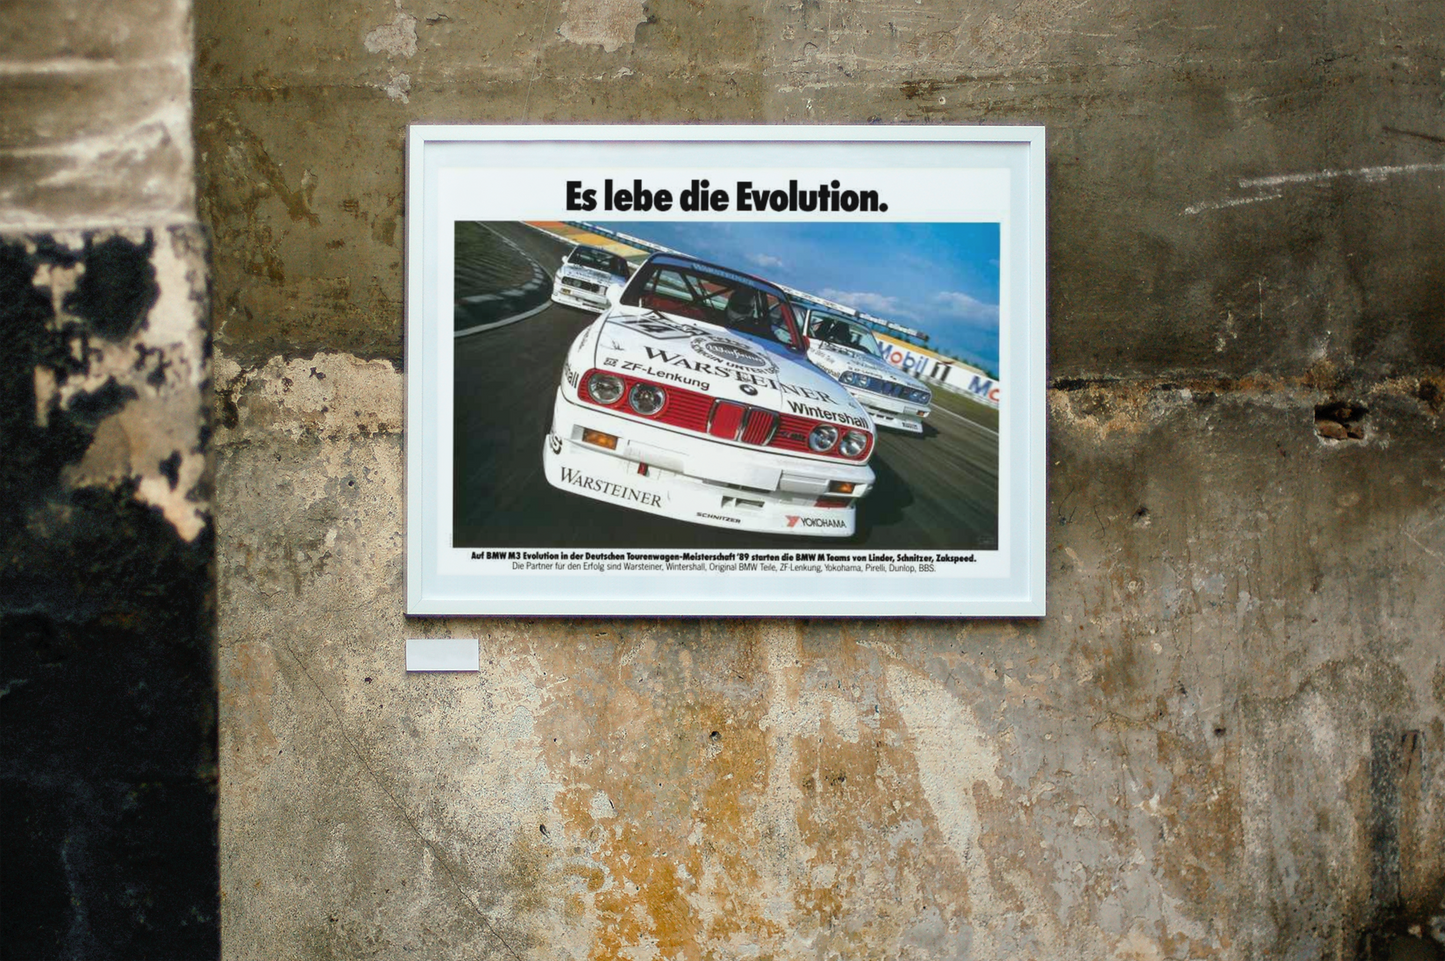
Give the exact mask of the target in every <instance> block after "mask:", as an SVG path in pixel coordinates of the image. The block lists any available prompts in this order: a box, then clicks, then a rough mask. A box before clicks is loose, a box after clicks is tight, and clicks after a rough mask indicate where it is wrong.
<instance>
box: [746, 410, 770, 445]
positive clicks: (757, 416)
mask: <svg viewBox="0 0 1445 961" xmlns="http://www.w3.org/2000/svg"><path fill="white" fill-rule="evenodd" d="M776 422H777V415H776V414H774V413H773V412H772V411H770V410H759V409H758V408H756V407H754V408H752V409H750V410H749V411H748V422H747V426H746V427H744V428H743V443H744V444H758V445H762V444H765V443H767V440H768V435H769V434H771V433H772V432H773V424H775V423H776Z"/></svg>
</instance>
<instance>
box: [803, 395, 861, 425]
mask: <svg viewBox="0 0 1445 961" xmlns="http://www.w3.org/2000/svg"><path fill="white" fill-rule="evenodd" d="M788 409H789V410H791V411H792V412H793V413H795V414H802V415H803V416H804V417H815V418H817V419H818V420H831V421H833V422H835V423H838V424H850V425H852V426H853V427H867V426H868V422H867V421H866V420H864V419H863V418H861V417H854V416H853V415H852V414H845V413H842V412H841V411H836V410H829V409H828V408H826V407H815V406H813V405H812V404H800V403H798V402H797V401H795V400H790V401H788Z"/></svg>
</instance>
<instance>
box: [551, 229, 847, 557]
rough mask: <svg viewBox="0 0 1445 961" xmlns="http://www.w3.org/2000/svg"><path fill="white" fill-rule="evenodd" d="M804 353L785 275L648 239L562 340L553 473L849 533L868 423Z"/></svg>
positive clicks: (720, 521) (734, 516)
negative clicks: (575, 331) (621, 284)
mask: <svg viewBox="0 0 1445 961" xmlns="http://www.w3.org/2000/svg"><path fill="white" fill-rule="evenodd" d="M808 356H809V351H808V346H807V339H806V337H805V336H804V335H803V332H802V328H801V327H800V325H799V323H798V319H797V318H796V317H795V315H794V312H793V308H792V306H791V304H790V303H789V301H788V297H787V295H786V294H785V293H783V291H782V290H780V289H778V288H777V287H775V286H773V285H771V284H769V283H767V282H766V281H763V280H760V279H758V278H756V277H753V276H750V275H747V274H743V273H740V272H737V271H734V270H729V269H728V268H726V267H720V266H717V265H715V264H709V263H706V262H704V261H700V260H694V259H690V258H686V257H680V256H675V255H671V254H654V255H652V256H651V257H649V258H648V260H647V261H646V262H645V263H643V264H642V266H641V267H639V268H638V271H637V273H636V274H634V275H633V277H632V279H631V281H630V282H629V283H628V285H627V287H626V288H625V289H624V290H623V291H622V292H621V294H620V295H619V296H618V298H617V302H616V304H615V305H613V306H612V307H610V308H609V309H608V310H607V311H606V312H604V313H603V314H602V315H601V316H600V317H598V318H597V320H596V322H594V323H593V324H592V326H590V327H588V328H586V329H585V330H583V331H582V332H581V333H580V334H579V335H578V336H577V339H576V340H575V341H574V342H573V344H572V347H571V349H570V350H569V351H568V353H567V361H566V364H565V366H564V367H563V369H562V377H561V382H560V384H559V385H558V389H557V400H556V405H555V407H554V412H553V417H552V429H551V431H550V432H549V433H548V434H547V437H546V442H545V444H544V445H543V452H542V453H543V457H544V462H545V474H546V478H547V481H548V483H550V484H551V485H552V486H553V487H556V488H557V489H559V490H563V491H566V492H568V493H571V494H575V495H578V496H581V497H590V498H594V499H596V500H602V501H607V502H609V503H614V504H618V505H620V506H623V507H627V508H630V509H632V510H638V511H647V512H650V513H654V514H660V515H663V516H666V517H672V518H675V519H677V520H682V521H687V522H689V523H693V524H705V525H708V526H712V527H731V528H734V529H737V530H748V531H766V532H770V533H784V534H801V535H814V536H820V535H821V536H837V537H847V536H849V535H851V534H852V533H853V532H854V530H855V527H856V511H857V504H858V502H859V500H860V499H861V498H863V497H864V496H865V495H867V493H868V492H869V490H871V489H872V486H873V481H874V475H873V471H872V470H871V469H870V468H869V467H868V458H869V455H871V454H872V452H873V423H872V421H871V420H870V418H869V416H868V414H867V413H866V412H865V411H864V410H863V408H862V407H861V406H860V405H859V404H858V403H857V402H856V401H855V400H854V399H853V398H852V396H851V395H850V394H849V393H848V392H847V391H845V390H841V389H840V388H839V385H838V384H837V382H835V381H834V380H832V379H831V378H829V377H828V376H827V375H826V374H824V373H823V372H822V371H820V370H819V369H818V368H817V366H815V365H814V364H812V363H810V362H809V360H808Z"/></svg>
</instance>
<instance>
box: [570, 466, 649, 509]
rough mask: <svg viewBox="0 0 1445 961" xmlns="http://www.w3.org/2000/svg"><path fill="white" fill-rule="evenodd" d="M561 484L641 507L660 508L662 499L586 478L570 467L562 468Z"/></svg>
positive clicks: (621, 485) (618, 485)
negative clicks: (635, 503)
mask: <svg viewBox="0 0 1445 961" xmlns="http://www.w3.org/2000/svg"><path fill="white" fill-rule="evenodd" d="M562 482H563V483H564V484H571V485H572V486H573V487H580V488H582V489H583V490H587V491H596V492H597V493H599V494H606V495H607V496H608V497H616V498H618V499H619V500H624V501H636V502H637V503H639V504H641V505H642V506H643V507H661V506H662V498H661V497H660V496H659V495H657V494H648V493H646V492H644V491H638V490H633V489H632V488H631V487H627V486H625V485H623V484H614V483H612V482H611V481H605V480H598V479H597V478H595V477H588V476H587V475H586V474H584V473H582V472H581V471H579V470H575V469H573V468H571V467H563V468H562Z"/></svg>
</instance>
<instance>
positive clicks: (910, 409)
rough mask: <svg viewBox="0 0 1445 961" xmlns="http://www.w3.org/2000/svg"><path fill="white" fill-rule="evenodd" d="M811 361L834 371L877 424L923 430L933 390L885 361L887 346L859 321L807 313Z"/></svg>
mask: <svg viewBox="0 0 1445 961" xmlns="http://www.w3.org/2000/svg"><path fill="white" fill-rule="evenodd" d="M808 329H809V336H810V337H811V342H810V344H809V347H808V359H809V360H811V361H812V362H813V363H815V364H817V365H818V366H819V367H821V368H823V369H824V370H826V371H827V372H828V373H829V374H832V375H833V377H835V378H836V379H837V381H838V383H840V384H842V385H843V386H844V387H846V388H848V392H849V393H850V394H852V395H853V396H854V397H855V398H856V399H857V400H858V401H859V403H861V404H862V405H863V406H864V407H866V408H868V413H869V415H871V416H872V418H873V422H874V423H875V424H877V425H878V426H879V427H892V428H894V429H895V430H903V431H908V432H910V433H913V434H921V433H923V420H922V418H924V417H927V416H928V414H929V411H931V410H932V409H933V391H931V390H929V389H928V388H927V387H925V386H924V385H923V382H922V381H920V380H919V379H918V378H916V377H914V376H912V375H911V374H905V373H904V372H903V371H901V370H899V369H898V368H897V367H894V366H893V365H892V364H890V363H888V361H886V360H884V359H883V346H882V345H881V344H879V343H878V339H877V338H876V337H874V336H873V332H872V331H870V330H869V329H868V328H867V327H864V326H863V325H862V324H860V323H858V322H857V321H856V320H849V319H847V318H844V317H839V316H838V315H837V314H830V313H827V312H826V311H821V310H812V311H809V313H808Z"/></svg>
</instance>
